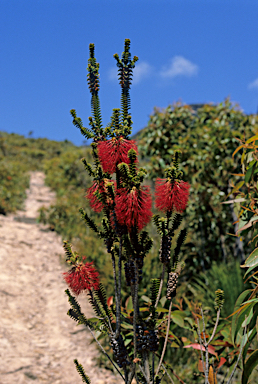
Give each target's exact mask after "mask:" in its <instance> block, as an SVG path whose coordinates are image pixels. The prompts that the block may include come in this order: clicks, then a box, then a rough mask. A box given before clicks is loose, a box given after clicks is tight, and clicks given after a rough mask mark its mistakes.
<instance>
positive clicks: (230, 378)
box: [227, 317, 247, 384]
mask: <svg viewBox="0 0 258 384" xmlns="http://www.w3.org/2000/svg"><path fill="white" fill-rule="evenodd" d="M245 319H246V317H245ZM246 328H247V325H245V328H244V334H243V340H242V345H241V348H240V351H239V355H238V358H237V361H236V364H235V366H234V369H233V371H232V372H231V375H230V377H229V379H228V381H227V384H230V382H231V380H232V379H233V376H234V374H235V371H236V368H237V365H238V363H239V360H240V358H241V355H242V352H243V349H244V344H245V343H244V341H245V335H246Z"/></svg>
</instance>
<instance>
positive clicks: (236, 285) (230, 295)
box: [189, 261, 245, 318]
mask: <svg viewBox="0 0 258 384" xmlns="http://www.w3.org/2000/svg"><path fill="white" fill-rule="evenodd" d="M194 281H195V282H191V283H190V284H189V287H191V288H190V289H191V290H192V292H193V294H194V296H195V297H198V300H199V301H200V302H202V304H203V307H204V308H207V307H208V308H209V309H210V310H211V312H213V314H214V315H215V311H214V292H215V291H217V290H218V289H221V290H223V291H224V300H225V303H226V304H225V305H224V306H223V307H222V309H221V315H222V317H224V318H225V317H227V316H230V315H231V313H233V311H234V307H235V302H236V299H237V298H238V296H239V295H240V293H241V292H242V291H243V290H244V289H245V284H244V282H243V273H242V270H241V268H240V266H239V262H236V261H233V262H231V263H228V264H226V263H223V262H222V263H216V262H213V264H212V266H211V268H210V269H209V270H208V271H206V272H205V273H203V272H202V273H200V274H199V277H196V278H195V279H194Z"/></svg>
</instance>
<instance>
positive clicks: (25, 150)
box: [0, 132, 73, 214]
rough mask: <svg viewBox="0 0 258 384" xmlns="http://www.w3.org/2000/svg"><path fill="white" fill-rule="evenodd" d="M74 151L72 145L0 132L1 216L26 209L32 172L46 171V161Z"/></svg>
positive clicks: (66, 142) (65, 142)
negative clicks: (44, 166)
mask: <svg viewBox="0 0 258 384" xmlns="http://www.w3.org/2000/svg"><path fill="white" fill-rule="evenodd" d="M70 147H73V145H72V143H70V142H68V141H64V142H56V141H51V140H47V139H32V138H25V137H24V136H21V135H17V134H14V133H11V134H8V133H6V132H0V214H7V213H10V212H15V211H16V210H17V209H22V207H23V202H24V200H25V198H26V188H28V187H29V171H35V170H42V169H43V164H44V161H45V160H46V159H50V158H52V157H53V156H58V155H60V154H61V153H62V152H64V151H65V150H66V149H67V148H70Z"/></svg>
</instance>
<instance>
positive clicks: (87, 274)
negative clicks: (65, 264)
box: [63, 262, 99, 295]
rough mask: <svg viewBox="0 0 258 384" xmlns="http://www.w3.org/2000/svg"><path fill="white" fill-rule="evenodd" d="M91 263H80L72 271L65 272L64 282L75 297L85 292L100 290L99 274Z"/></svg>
mask: <svg viewBox="0 0 258 384" xmlns="http://www.w3.org/2000/svg"><path fill="white" fill-rule="evenodd" d="M92 264H93V262H91V263H85V264H83V263H80V264H78V265H76V266H74V267H73V268H72V269H71V270H70V271H68V272H64V273H63V275H64V280H65V281H66V283H67V285H68V286H69V287H70V288H71V290H72V291H73V293H74V294H75V295H79V294H80V293H81V292H83V291H87V290H91V289H98V287H99V273H98V271H97V270H96V269H95V267H93V265H92Z"/></svg>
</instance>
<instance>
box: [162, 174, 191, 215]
mask: <svg viewBox="0 0 258 384" xmlns="http://www.w3.org/2000/svg"><path fill="white" fill-rule="evenodd" d="M189 188H190V185H189V184H188V183H186V182H185V181H182V180H180V181H175V182H174V183H171V181H169V180H167V179H157V180H156V183H155V196H156V201H155V205H156V208H157V209H159V210H160V211H164V212H166V211H177V212H178V213H183V211H184V210H185V208H186V206H187V202H188V198H189Z"/></svg>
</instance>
